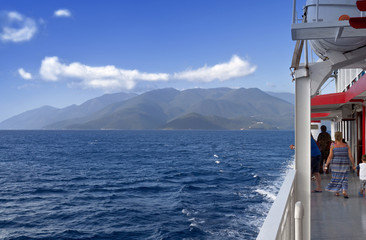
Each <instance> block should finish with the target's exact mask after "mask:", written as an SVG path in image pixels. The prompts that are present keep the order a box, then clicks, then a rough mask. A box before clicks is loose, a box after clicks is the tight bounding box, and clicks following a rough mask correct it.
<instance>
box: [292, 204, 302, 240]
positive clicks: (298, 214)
mask: <svg viewBox="0 0 366 240" xmlns="http://www.w3.org/2000/svg"><path fill="white" fill-rule="evenodd" d="M294 217H295V240H302V239H303V237H302V231H303V227H302V219H303V218H304V206H303V205H302V203H301V202H300V201H298V202H296V204H295V216H294Z"/></svg>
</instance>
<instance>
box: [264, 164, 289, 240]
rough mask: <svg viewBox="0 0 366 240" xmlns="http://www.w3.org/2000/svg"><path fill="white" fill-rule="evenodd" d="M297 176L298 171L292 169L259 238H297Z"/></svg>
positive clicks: (265, 239) (268, 239) (266, 239)
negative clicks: (295, 211)
mask: <svg viewBox="0 0 366 240" xmlns="http://www.w3.org/2000/svg"><path fill="white" fill-rule="evenodd" d="M295 178H296V171H295V170H294V169H290V170H289V173H288V174H287V176H286V178H285V180H284V182H283V184H282V186H281V189H280V191H279V192H278V194H277V197H276V200H275V201H274V203H273V204H272V207H271V209H270V210H269V213H268V215H267V218H266V220H265V221H264V223H263V226H262V228H261V230H260V232H259V234H258V237H257V240H271V239H276V240H278V239H289V240H293V239H295V213H294V208H295Z"/></svg>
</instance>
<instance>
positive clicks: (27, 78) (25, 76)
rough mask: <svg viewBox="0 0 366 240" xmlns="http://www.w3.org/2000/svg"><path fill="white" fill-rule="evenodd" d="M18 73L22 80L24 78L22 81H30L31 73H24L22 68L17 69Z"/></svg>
mask: <svg viewBox="0 0 366 240" xmlns="http://www.w3.org/2000/svg"><path fill="white" fill-rule="evenodd" d="M18 73H19V75H20V76H21V77H22V78H24V79H26V80H30V79H32V74H31V73H29V72H26V71H25V70H24V69H23V68H19V69H18Z"/></svg>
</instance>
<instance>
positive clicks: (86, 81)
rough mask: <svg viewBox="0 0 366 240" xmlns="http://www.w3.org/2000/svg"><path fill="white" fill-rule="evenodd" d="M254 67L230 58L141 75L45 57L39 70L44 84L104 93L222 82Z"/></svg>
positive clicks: (247, 73)
mask: <svg viewBox="0 0 366 240" xmlns="http://www.w3.org/2000/svg"><path fill="white" fill-rule="evenodd" d="M255 70H256V66H253V65H251V64H250V63H249V62H248V61H245V60H243V59H241V58H239V57H238V56H236V55H234V56H233V57H232V58H231V60H230V61H229V62H227V63H220V64H216V65H214V66H212V67H208V66H204V67H202V68H199V69H197V70H188V71H184V72H178V73H174V74H168V73H145V72H140V71H139V70H136V69H135V70H126V69H121V68H117V67H115V66H113V65H107V66H99V67H93V66H88V65H85V64H82V63H79V62H72V63H70V64H67V63H63V62H61V61H60V59H59V58H58V57H56V56H54V57H45V58H44V59H43V60H42V64H41V67H40V70H39V73H40V76H41V78H42V79H43V80H45V81H51V82H57V81H67V85H68V86H69V87H82V88H100V89H104V90H107V91H117V90H130V89H133V88H135V86H136V84H137V83H138V82H155V81H168V80H183V81H192V82H212V81H215V80H218V81H226V80H229V79H232V78H238V77H244V76H247V75H249V74H252V73H253V72H254V71H255Z"/></svg>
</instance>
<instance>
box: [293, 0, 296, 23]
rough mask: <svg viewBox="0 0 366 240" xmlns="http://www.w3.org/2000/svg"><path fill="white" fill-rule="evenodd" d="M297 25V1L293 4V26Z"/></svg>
mask: <svg viewBox="0 0 366 240" xmlns="http://www.w3.org/2000/svg"><path fill="white" fill-rule="evenodd" d="M295 23H296V0H294V2H293V4H292V24H295Z"/></svg>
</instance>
